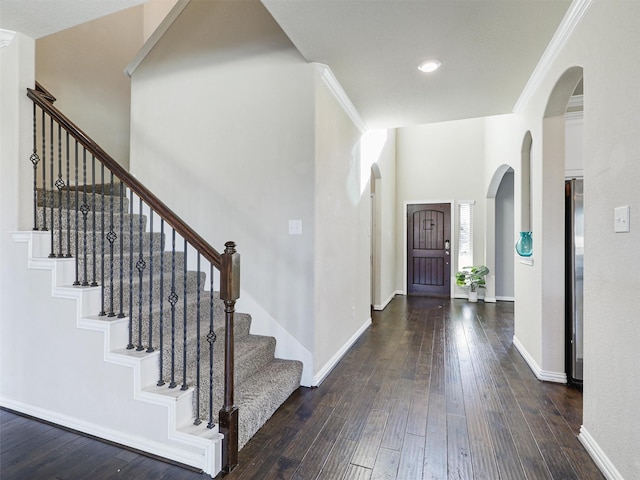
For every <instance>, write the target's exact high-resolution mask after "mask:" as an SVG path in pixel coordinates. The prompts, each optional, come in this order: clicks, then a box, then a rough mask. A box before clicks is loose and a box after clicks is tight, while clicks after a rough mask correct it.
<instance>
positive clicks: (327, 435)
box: [291, 410, 345, 480]
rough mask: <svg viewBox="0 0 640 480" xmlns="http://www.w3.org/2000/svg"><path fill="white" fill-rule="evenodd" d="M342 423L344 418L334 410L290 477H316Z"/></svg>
mask: <svg viewBox="0 0 640 480" xmlns="http://www.w3.org/2000/svg"><path fill="white" fill-rule="evenodd" d="M344 423H345V418H344V417H340V416H339V415H338V413H336V411H335V410H334V412H333V413H332V415H331V416H330V417H329V418H328V419H327V421H326V422H325V424H324V426H323V427H322V430H321V431H320V433H319V434H318V436H317V437H316V438H315V440H314V441H313V443H312V444H311V445H310V446H309V448H308V449H307V453H306V454H305V455H304V457H303V458H302V461H301V462H300V464H299V466H298V467H297V468H296V470H295V472H294V474H293V475H292V477H291V478H294V479H300V480H302V479H312V478H317V477H318V475H319V474H320V472H321V471H322V468H323V467H324V464H325V462H326V461H327V457H328V456H329V453H330V452H331V449H332V448H333V445H334V443H335V441H336V438H337V437H338V435H339V434H340V431H341V430H342V427H343V426H344Z"/></svg>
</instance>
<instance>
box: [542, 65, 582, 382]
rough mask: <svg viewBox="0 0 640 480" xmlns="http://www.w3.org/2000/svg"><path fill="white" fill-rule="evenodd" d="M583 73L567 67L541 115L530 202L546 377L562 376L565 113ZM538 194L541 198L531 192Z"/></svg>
mask: <svg viewBox="0 0 640 480" xmlns="http://www.w3.org/2000/svg"><path fill="white" fill-rule="evenodd" d="M582 76H583V70H582V67H572V68H570V69H568V70H567V71H565V73H564V74H563V75H562V76H561V77H560V79H559V80H558V82H557V83H556V85H555V86H554V88H553V90H552V92H551V94H550V95H549V100H548V102H547V106H546V109H545V113H544V118H543V121H542V165H541V168H538V169H536V170H535V171H536V172H537V174H539V175H540V178H538V179H532V180H537V182H539V183H538V184H540V185H541V188H539V189H532V197H533V198H532V204H533V205H536V206H537V205H540V206H541V208H540V211H539V212H533V213H534V214H533V215H532V218H531V221H532V231H533V232H534V235H535V234H536V232H538V233H537V236H538V238H540V240H541V243H542V245H543V246H544V248H543V249H542V250H540V249H536V247H535V240H534V254H535V256H536V258H538V257H539V256H541V257H542V258H541V266H542V270H541V285H542V302H541V303H542V305H541V309H542V311H541V343H542V344H541V347H542V352H543V357H542V365H541V367H542V370H543V372H547V373H548V377H547V378H543V379H544V380H551V381H557V382H566V381H567V375H566V355H565V353H566V341H565V295H564V292H565V208H564V205H565V203H564V202H565V188H564V181H565V155H566V152H565V133H566V125H565V113H566V111H567V105H568V104H569V100H570V98H571V96H572V95H573V93H574V91H575V89H576V86H577V85H578V84H579V83H580V81H581V80H582ZM536 194H538V195H539V198H535V197H534V195H536Z"/></svg>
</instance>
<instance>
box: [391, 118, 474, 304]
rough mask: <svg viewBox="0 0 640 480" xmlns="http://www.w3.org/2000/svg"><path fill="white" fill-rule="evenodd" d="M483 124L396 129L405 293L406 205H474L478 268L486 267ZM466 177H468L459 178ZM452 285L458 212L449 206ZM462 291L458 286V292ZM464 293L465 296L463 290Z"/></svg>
mask: <svg viewBox="0 0 640 480" xmlns="http://www.w3.org/2000/svg"><path fill="white" fill-rule="evenodd" d="M484 126H485V120H484V119H471V120H461V121H455V122H444V123H437V124H429V125H420V126H417V127H405V128H400V129H398V133H397V140H396V141H397V177H396V178H397V187H396V188H397V190H396V213H397V219H396V225H397V226H396V268H397V270H396V285H397V287H396V288H397V289H398V290H401V291H403V292H406V244H407V241H406V216H407V212H406V206H405V205H406V203H432V202H445V201H458V200H475V201H476V203H475V205H474V207H473V228H474V232H473V243H474V248H473V256H474V263H476V264H482V263H483V262H484V215H485V210H484V207H485V198H486V187H485V185H484V184H483V182H482V181H481V180H480V179H482V178H483V177H484V168H485V167H484V164H485V161H484V155H485V151H484V148H485V147H484V142H485V135H484V128H485V127H484ZM460 172H465V175H460ZM451 217H452V219H453V227H452V232H451V233H452V237H453V238H452V247H453V248H452V257H453V262H452V275H451V279H452V283H455V276H454V274H455V271H456V269H457V268H458V265H457V241H458V235H457V230H456V225H457V209H456V204H453V205H452V206H451ZM458 288H460V287H456V289H458ZM460 293H462V294H463V293H464V292H463V291H462V290H460Z"/></svg>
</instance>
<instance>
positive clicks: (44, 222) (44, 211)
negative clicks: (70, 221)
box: [40, 110, 49, 232]
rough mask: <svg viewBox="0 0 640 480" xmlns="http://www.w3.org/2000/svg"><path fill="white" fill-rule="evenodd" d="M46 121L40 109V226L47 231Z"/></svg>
mask: <svg viewBox="0 0 640 480" xmlns="http://www.w3.org/2000/svg"><path fill="white" fill-rule="evenodd" d="M46 125H47V123H46V117H45V114H44V110H42V125H41V126H40V128H41V129H42V228H41V229H40V230H43V231H45V232H46V231H47V230H49V228H48V227H47V126H46Z"/></svg>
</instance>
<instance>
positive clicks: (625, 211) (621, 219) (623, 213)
mask: <svg viewBox="0 0 640 480" xmlns="http://www.w3.org/2000/svg"><path fill="white" fill-rule="evenodd" d="M613 231H614V232H616V233H622V232H628V231H629V205H625V206H623V207H616V208H615V209H614V210H613Z"/></svg>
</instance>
